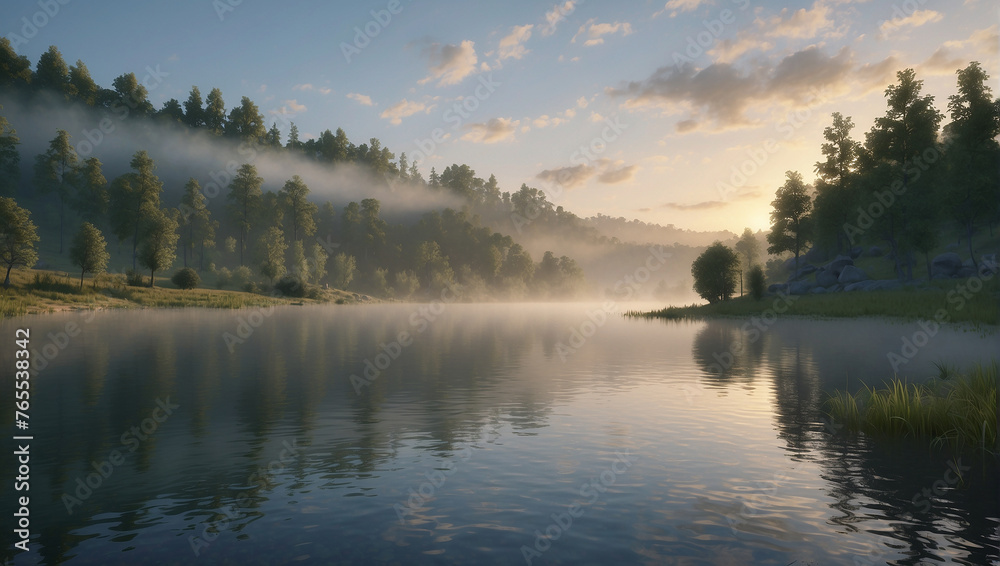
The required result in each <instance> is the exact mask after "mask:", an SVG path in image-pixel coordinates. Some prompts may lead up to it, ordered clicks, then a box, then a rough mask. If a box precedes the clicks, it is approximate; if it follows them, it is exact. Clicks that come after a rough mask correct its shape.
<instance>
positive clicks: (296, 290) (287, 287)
mask: <svg viewBox="0 0 1000 566" xmlns="http://www.w3.org/2000/svg"><path fill="white" fill-rule="evenodd" d="M274 288H275V289H276V290H277V291H278V292H280V293H281V294H282V295H283V296H285V297H304V296H306V291H307V289H306V285H305V284H304V283H303V282H302V279H301V278H299V277H295V276H291V275H285V276H284V277H282V278H281V279H278V282H277V283H275V284H274Z"/></svg>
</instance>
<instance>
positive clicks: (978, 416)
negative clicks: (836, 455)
mask: <svg viewBox="0 0 1000 566" xmlns="http://www.w3.org/2000/svg"><path fill="white" fill-rule="evenodd" d="M941 373H942V375H943V378H938V379H935V380H932V381H931V382H930V383H927V384H916V383H907V382H905V381H902V380H899V379H893V380H891V381H889V382H888V383H886V384H885V387H884V388H881V389H876V388H875V387H869V386H867V385H866V386H864V387H863V388H862V389H861V390H860V391H858V392H857V393H855V394H851V393H848V392H846V391H836V392H834V393H833V394H832V395H831V396H830V398H829V399H828V400H827V403H826V411H827V414H829V415H830V417H831V418H833V419H834V420H835V422H838V423H840V424H842V425H844V427H845V428H847V429H848V430H850V431H853V432H863V433H865V434H867V435H870V436H882V437H891V438H908V437H912V438H922V439H927V440H930V441H931V443H932V444H935V445H941V444H946V443H947V444H954V445H958V446H962V447H976V448H979V449H981V450H983V451H985V452H991V453H996V452H998V451H1000V450H998V449H1000V446H998V443H997V410H998V409H997V373H998V372H997V363H996V362H995V361H994V362H993V363H992V364H990V365H988V366H985V367H984V366H975V367H973V368H972V370H971V371H969V372H968V373H966V374H964V375H958V376H954V377H953V376H951V373H950V370H946V371H942V372H941Z"/></svg>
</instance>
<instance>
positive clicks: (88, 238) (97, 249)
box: [69, 222, 111, 289]
mask: <svg viewBox="0 0 1000 566" xmlns="http://www.w3.org/2000/svg"><path fill="white" fill-rule="evenodd" d="M69 257H70V260H71V261H72V262H73V265H75V266H77V267H79V268H80V288H81V289H82V288H83V276H84V275H85V274H86V273H95V274H96V273H100V272H102V271H104V270H105V269H107V267H108V260H110V259H111V256H110V255H109V254H108V244H107V242H105V241H104V234H101V231H100V230H98V229H97V228H96V227H95V226H94V225H93V224H91V223H90V222H84V223H83V225H82V226H80V230H79V231H78V232H77V233H76V236H74V237H73V243H72V245H71V246H70V248H69ZM95 286H96V281H95Z"/></svg>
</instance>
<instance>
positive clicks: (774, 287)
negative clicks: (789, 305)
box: [767, 283, 788, 293]
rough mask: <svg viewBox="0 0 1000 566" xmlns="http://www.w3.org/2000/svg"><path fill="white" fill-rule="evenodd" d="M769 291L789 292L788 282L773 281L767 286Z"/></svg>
mask: <svg viewBox="0 0 1000 566" xmlns="http://www.w3.org/2000/svg"><path fill="white" fill-rule="evenodd" d="M767 292H768V293H787V292H788V283H773V284H771V285H769V286H768V288H767Z"/></svg>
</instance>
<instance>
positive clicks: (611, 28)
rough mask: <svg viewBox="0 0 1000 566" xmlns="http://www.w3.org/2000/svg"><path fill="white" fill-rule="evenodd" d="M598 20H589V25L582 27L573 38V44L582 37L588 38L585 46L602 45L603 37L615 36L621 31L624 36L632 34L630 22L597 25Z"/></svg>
mask: <svg viewBox="0 0 1000 566" xmlns="http://www.w3.org/2000/svg"><path fill="white" fill-rule="evenodd" d="M596 21H597V20H596V19H590V20H587V23H585V24H583V25H582V26H580V29H579V30H577V32H576V35H574V36H573V39H572V40H571V43H576V38H578V37H580V36H584V37H586V41H584V43H583V44H584V45H587V46H590V45H600V44H602V43H604V38H603V36H605V35H610V34H615V33H618V32H619V31H620V32H621V33H622V35H623V36H625V35H629V34H631V33H632V26H631V24H629V23H628V22H615V23H613V24H597V23H594V22H596Z"/></svg>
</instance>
